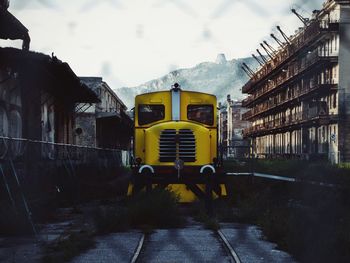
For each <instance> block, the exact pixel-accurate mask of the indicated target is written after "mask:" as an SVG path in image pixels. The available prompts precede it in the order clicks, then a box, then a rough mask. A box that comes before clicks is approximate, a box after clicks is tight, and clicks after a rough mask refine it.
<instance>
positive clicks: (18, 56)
mask: <svg viewBox="0 0 350 263" xmlns="http://www.w3.org/2000/svg"><path fill="white" fill-rule="evenodd" d="M0 68H3V69H5V70H6V69H11V70H14V71H15V72H17V73H18V74H19V78H20V79H23V80H25V81H26V83H28V84H30V85H36V86H40V87H42V88H44V89H46V90H48V91H49V92H50V93H52V94H53V95H55V96H58V97H60V98H62V99H63V100H66V101H70V102H82V103H94V102H99V99H98V97H97V96H96V94H95V93H94V92H92V91H91V90H90V89H89V88H88V87H87V86H86V85H85V84H83V83H81V82H80V80H79V78H78V77H77V76H76V75H75V73H74V72H73V70H72V69H71V68H70V66H69V65H68V64H67V63H65V62H62V61H61V60H59V59H57V58H56V57H55V56H52V57H50V56H48V55H45V54H42V53H37V52H32V51H26V50H20V49H15V48H0Z"/></svg>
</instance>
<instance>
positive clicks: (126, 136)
mask: <svg viewBox="0 0 350 263" xmlns="http://www.w3.org/2000/svg"><path fill="white" fill-rule="evenodd" d="M80 79H81V81H82V82H83V83H85V84H86V85H87V86H88V87H89V88H90V90H91V91H93V92H94V93H95V94H96V95H97V96H98V98H99V99H100V102H99V103H95V104H90V103H83V104H78V105H77V106H76V108H77V114H76V118H75V142H76V144H78V145H86V146H93V147H101V148H113V149H116V148H117V149H124V150H127V149H130V145H131V137H132V134H133V122H132V120H131V118H130V117H129V116H128V115H127V114H126V110H127V108H126V106H125V104H124V103H123V102H122V101H121V100H120V99H119V97H118V96H117V94H115V92H114V91H113V90H112V89H111V88H110V87H109V86H108V84H107V83H106V82H104V81H103V79H102V78H101V77H81V78H80Z"/></svg>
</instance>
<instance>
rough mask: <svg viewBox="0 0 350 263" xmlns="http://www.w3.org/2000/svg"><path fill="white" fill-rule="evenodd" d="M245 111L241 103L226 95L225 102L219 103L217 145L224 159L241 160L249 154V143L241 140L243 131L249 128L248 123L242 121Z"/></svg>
mask: <svg viewBox="0 0 350 263" xmlns="http://www.w3.org/2000/svg"><path fill="white" fill-rule="evenodd" d="M247 111H248V110H247V109H246V108H243V107H242V102H241V101H236V100H232V99H231V96H230V95H227V101H226V102H224V103H219V144H220V145H221V148H222V151H223V152H222V154H223V155H224V156H223V157H224V158H226V157H233V158H242V157H244V156H245V155H246V154H247V153H248V152H249V149H248V143H249V142H248V140H245V139H244V138H243V130H244V129H246V128H248V127H249V126H250V122H249V121H244V120H242V115H243V114H244V113H245V112H247Z"/></svg>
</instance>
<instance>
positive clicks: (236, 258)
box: [216, 229, 241, 263]
mask: <svg viewBox="0 0 350 263" xmlns="http://www.w3.org/2000/svg"><path fill="white" fill-rule="evenodd" d="M216 233H217V234H218V236H219V237H220V240H221V241H222V242H223V243H224V245H225V248H226V249H227V251H228V252H229V254H230V256H231V257H232V258H233V260H234V262H235V263H241V260H240V258H239V256H238V254H237V253H236V251H235V250H234V249H233V247H232V246H231V244H230V243H229V242H228V240H227V238H226V237H225V235H224V233H222V231H221V230H220V229H218V230H217V231H216Z"/></svg>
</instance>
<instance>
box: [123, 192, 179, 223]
mask: <svg viewBox="0 0 350 263" xmlns="http://www.w3.org/2000/svg"><path fill="white" fill-rule="evenodd" d="M178 201H179V197H178V196H176V195H175V194H174V193H173V192H170V191H168V190H165V189H162V188H158V187H157V188H155V189H153V190H152V191H150V192H140V193H139V194H138V195H136V196H134V197H132V198H131V199H130V200H129V203H128V216H129V219H130V223H131V224H132V225H133V226H142V225H149V226H153V227H160V228H165V227H179V226H181V225H183V224H184V219H183V218H182V217H181V216H180V213H179V210H178Z"/></svg>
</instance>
